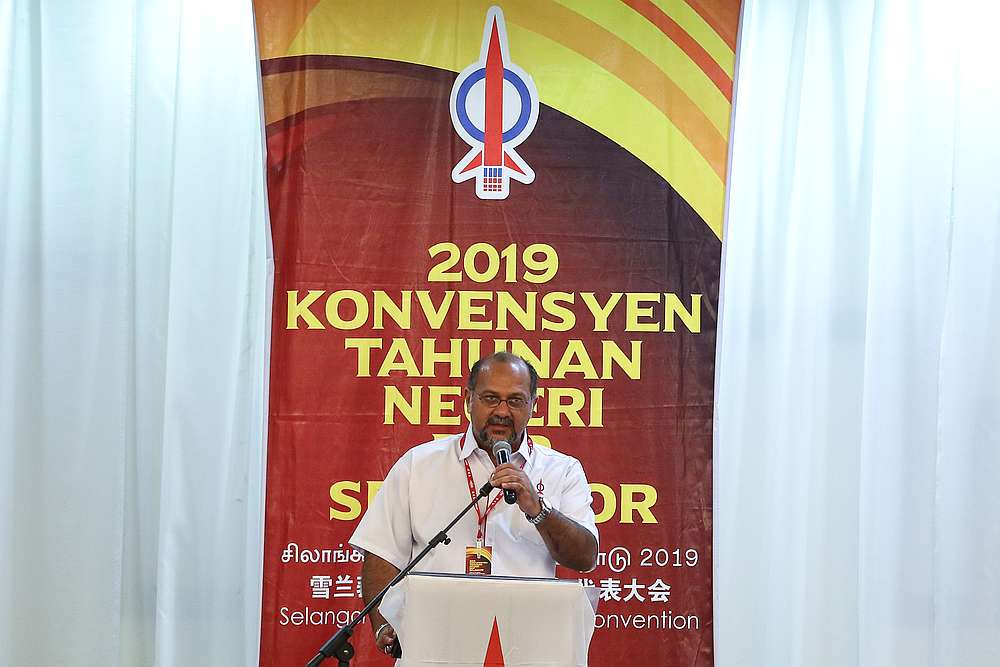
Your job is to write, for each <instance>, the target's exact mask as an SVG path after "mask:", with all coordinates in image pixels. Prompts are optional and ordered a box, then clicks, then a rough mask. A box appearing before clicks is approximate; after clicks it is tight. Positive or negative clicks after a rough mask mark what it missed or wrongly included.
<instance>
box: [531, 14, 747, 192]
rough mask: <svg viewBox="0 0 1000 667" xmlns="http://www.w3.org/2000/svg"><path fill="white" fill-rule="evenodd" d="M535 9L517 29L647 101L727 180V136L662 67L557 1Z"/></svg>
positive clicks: (720, 176) (721, 177)
mask: <svg viewBox="0 0 1000 667" xmlns="http://www.w3.org/2000/svg"><path fill="white" fill-rule="evenodd" d="M532 10H533V11H532V12H531V14H530V16H520V17H519V19H520V20H519V21H518V25H520V26H521V27H522V28H525V29H527V30H531V31H532V32H534V33H537V34H539V35H542V36H543V37H546V38H548V39H551V40H552V41H553V42H556V43H557V44H562V45H563V46H565V47H566V48H569V49H572V50H573V51H576V52H577V53H579V54H580V55H582V56H584V57H585V58H588V59H589V60H591V61H593V62H594V63H596V64H597V65H599V66H600V67H602V68H604V69H605V70H607V71H608V72H610V73H611V74H613V75H614V76H616V77H617V78H618V79H620V80H621V81H623V82H624V83H625V84H626V85H628V86H629V87H631V88H632V89H633V90H635V91H636V92H637V93H639V94H640V95H642V96H643V97H644V98H646V99H647V100H648V101H649V102H650V103H651V104H653V105H654V106H655V107H656V108H657V109H659V110H660V112H661V113H663V115H664V116H666V117H667V118H668V119H670V122H672V123H673V124H674V125H675V126H676V127H677V129H678V130H680V131H681V133H682V134H683V135H684V136H685V137H687V138H688V140H689V141H690V142H691V145H692V146H694V148H695V150H697V151H698V152H699V153H700V154H701V155H702V157H704V158H705V161H706V162H708V164H709V166H711V168H712V171H714V172H715V173H716V174H717V175H718V176H719V179H720V180H722V181H723V182H725V180H726V155H727V138H726V137H723V136H722V135H721V134H719V131H718V130H717V129H716V128H715V126H714V125H712V122H711V121H710V120H709V119H708V117H707V116H706V115H705V114H704V112H702V110H701V109H700V108H699V107H698V105H697V104H695V103H694V102H693V101H692V100H691V98H690V97H688V96H687V93H685V92H684V90H683V89H681V87H680V86H678V85H677V84H676V83H674V82H673V80H671V79H670V77H668V76H667V75H666V74H664V73H663V71H662V70H660V68H658V67H657V66H656V65H655V64H654V63H653V62H652V61H650V60H649V59H648V58H646V56H644V55H643V54H642V53H641V52H639V51H638V50H636V48H635V47H633V46H632V45H630V44H629V43H628V42H626V41H624V40H622V39H621V38H620V37H618V36H617V35H615V34H614V33H612V32H609V31H608V30H606V29H604V28H603V27H601V26H599V25H597V24H596V23H594V22H593V21H591V20H589V19H587V18H585V17H583V16H581V15H579V14H577V13H576V12H574V11H572V10H570V9H566V8H564V7H562V6H561V5H558V4H557V3H554V2H551V3H549V2H539V3H535V4H533V5H532Z"/></svg>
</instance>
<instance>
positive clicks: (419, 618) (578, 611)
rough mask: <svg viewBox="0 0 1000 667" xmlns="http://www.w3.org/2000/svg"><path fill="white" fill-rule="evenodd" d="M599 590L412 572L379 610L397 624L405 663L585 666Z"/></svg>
mask: <svg viewBox="0 0 1000 667" xmlns="http://www.w3.org/2000/svg"><path fill="white" fill-rule="evenodd" d="M592 593H593V590H592V589H591V593H590V594H588V590H587V589H586V588H584V587H583V586H581V585H580V583H579V582H578V581H573V580H563V579H525V578H519V577H482V576H465V575H441V574H410V575H408V576H407V577H406V578H405V579H403V580H402V581H401V582H400V583H399V584H397V585H396V586H394V587H393V588H392V589H391V590H390V591H389V593H388V594H387V595H386V596H385V599H384V600H383V601H382V604H381V605H380V607H379V611H381V612H382V615H383V616H385V617H386V620H388V621H389V622H390V623H392V625H393V627H394V628H396V634H397V635H398V637H399V641H400V644H401V645H402V648H403V657H402V659H401V660H399V661H398V662H397V663H396V664H397V665H400V666H403V667H423V666H424V665H428V666H430V665H433V666H434V667H441V666H442V665H453V666H455V667H484V665H487V666H489V667H493V666H494V665H504V666H505V667H519V666H527V665H530V666H531V667H584V666H585V665H586V664H587V650H588V648H589V646H590V638H591V637H592V636H593V634H594V614H595V610H596V595H593V594H592ZM494 626H495V629H494Z"/></svg>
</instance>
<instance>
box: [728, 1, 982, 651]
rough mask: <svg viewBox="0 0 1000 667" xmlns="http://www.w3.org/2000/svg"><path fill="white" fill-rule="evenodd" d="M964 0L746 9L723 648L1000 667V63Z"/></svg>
mask: <svg viewBox="0 0 1000 667" xmlns="http://www.w3.org/2000/svg"><path fill="white" fill-rule="evenodd" d="M990 12H993V14H994V16H993V17H992V18H994V19H995V18H996V16H995V14H996V10H994V9H988V8H985V7H983V6H981V5H978V4H976V3H968V2H964V3H955V4H947V5H942V4H941V3H932V2H901V1H900V2H891V1H890V2H872V1H869V2H851V3H840V2H833V1H832V0H830V1H826V2H784V3H773V2H771V3H763V2H755V1H753V0H750V1H748V2H746V3H745V5H744V11H743V23H742V28H741V40H740V61H739V68H738V73H737V78H738V84H737V85H738V90H737V94H736V103H735V107H734V126H733V144H732V164H731V173H730V178H729V183H730V188H729V203H728V220H727V228H726V239H725V244H724V256H725V260H724V269H723V279H722V285H723V287H722V289H723V297H722V300H723V305H722V316H721V324H720V342H719V346H718V370H717V388H716V397H717V398H716V401H717V403H716V451H715V456H714V461H715V465H716V469H715V512H716V513H715V551H714V558H715V572H716V577H715V591H716V592H715V600H716V602H715V642H716V660H717V664H718V665H720V667H727V666H728V665H741V666H747V665H760V666H767V667H780V666H783V665H809V666H810V667H812V666H816V665H837V666H844V665H864V666H866V667H867V666H880V665H908V666H919V665H934V666H941V667H943V666H945V665H959V664H960V665H983V666H986V665H995V664H1000V639H998V638H997V635H996V633H994V632H990V631H989V630H988V628H991V627H992V628H995V627H998V621H1000V579H998V567H997V565H996V563H998V562H1000V503H997V502H996V500H995V498H991V497H990V494H989V492H988V491H987V489H989V488H990V487H991V485H992V484H993V483H994V482H995V481H996V480H997V479H1000V446H998V445H1000V435H998V433H1000V416H998V415H997V411H996V409H995V407H996V405H998V403H997V398H998V388H997V385H998V383H997V378H1000V355H998V354H997V353H996V351H995V349H992V347H991V344H990V343H989V342H988V341H991V340H996V337H997V333H998V332H1000V303H998V301H1000V299H998V297H1000V271H998V263H997V259H998V256H997V249H998V239H1000V233H998V229H1000V188H998V187H997V185H996V179H995V177H993V176H991V175H990V174H993V175H994V176H995V173H996V164H997V159H998V158H1000V133H998V131H997V129H996V123H995V110H996V109H997V108H998V107H1000V76H998V74H997V72H996V68H995V66H994V65H993V62H994V59H993V58H992V57H990V56H989V55H988V53H987V50H988V49H987V47H986V46H985V45H987V44H990V43H992V41H994V40H995V37H994V36H993V35H992V32H993V30H994V29H995V21H991V20H990V18H991V17H990V16H989V14H990Z"/></svg>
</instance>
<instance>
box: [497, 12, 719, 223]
mask: <svg viewBox="0 0 1000 667" xmlns="http://www.w3.org/2000/svg"><path fill="white" fill-rule="evenodd" d="M514 30H515V28H514V26H512V25H511V24H510V23H509V22H508V23H507V31H508V33H509V35H510V39H511V40H512V41H513V40H514V38H515V37H514V35H515V32H514ZM517 39H518V43H523V44H525V45H530V48H531V49H532V67H535V68H536V71H538V72H540V75H539V76H536V77H535V84H536V85H537V86H538V90H539V95H540V96H541V97H542V99H543V101H544V102H545V103H546V104H548V105H549V106H551V107H553V108H554V109H557V110H559V111H562V112H563V113H565V114H566V115H568V116H571V117H572V118H576V119H577V120H579V121H580V122H582V123H584V124H586V125H587V126H589V127H592V128H595V129H597V130H598V131H599V132H600V133H601V134H603V135H604V136H606V137H608V138H609V139H611V140H612V141H614V142H615V143H617V144H618V145H620V146H623V147H625V148H626V149H627V150H628V151H629V152H630V153H632V154H633V155H635V156H636V157H637V158H639V159H640V160H642V161H643V162H644V163H646V164H647V165H648V166H649V167H650V168H651V169H653V171H655V172H656V173H658V174H659V175H660V176H662V177H663V178H664V179H665V180H666V181H667V182H668V183H670V185H671V186H672V187H673V188H674V189H675V190H676V191H677V192H678V194H680V195H681V196H682V197H683V198H684V200H685V201H687V202H688V203H689V204H690V205H691V207H692V208H693V209H694V210H695V212H696V213H697V214H698V215H699V216H701V218H702V220H704V221H705V222H706V223H707V224H708V226H709V227H711V228H712V231H713V232H715V235H716V236H718V237H719V238H722V211H723V203H724V199H725V184H724V183H723V181H722V179H721V178H719V176H718V174H716V173H715V170H714V169H713V168H712V166H711V165H710V164H709V163H708V162H707V161H706V160H705V158H704V156H702V155H701V153H699V152H698V151H697V150H695V148H694V146H693V145H692V144H691V142H690V141H689V140H688V138H687V137H685V136H684V135H683V134H682V133H681V132H680V131H679V130H678V129H677V126H676V125H674V124H673V122H671V120H670V119H669V118H667V117H665V116H664V115H663V114H662V113H661V112H660V110H659V109H658V108H657V107H656V106H655V105H654V104H653V103H652V102H650V101H649V100H647V99H646V98H645V97H643V96H642V95H640V94H639V93H637V92H636V91H635V90H634V89H632V88H630V87H629V86H628V85H626V84H625V83H624V82H623V81H622V80H621V79H619V78H617V77H615V76H613V75H612V74H611V73H610V72H607V71H606V70H603V69H601V68H599V67H598V66H597V65H595V64H593V63H592V62H591V61H589V60H587V59H586V58H584V57H583V56H581V55H580V54H578V53H576V52H575V51H571V50H570V49H568V48H566V47H565V46H563V45H561V44H557V43H555V42H553V41H551V40H549V39H546V38H544V37H542V36H541V35H536V34H534V33H531V32H528V31H521V30H518V31H517ZM522 40H523V41H522ZM512 50H513V48H512ZM512 57H514V56H512ZM514 59H515V61H516V57H514ZM522 66H523V65H522ZM567 68H571V71H574V72H579V71H581V70H583V69H584V68H589V71H588V72H587V74H586V81H587V86H586V87H585V88H584V87H582V86H581V82H580V81H579V80H578V78H576V77H570V76H565V75H563V74H562V73H561V71H562V72H564V71H565V70H566V69H567ZM529 71H531V70H529ZM598 83H599V86H598V85H596V84H598ZM543 88H544V90H545V94H544V95H542V93H541V91H542V90H543ZM598 88H599V90H600V92H599V93H598V94H595V93H594V91H595V89H598ZM529 141H530V139H529Z"/></svg>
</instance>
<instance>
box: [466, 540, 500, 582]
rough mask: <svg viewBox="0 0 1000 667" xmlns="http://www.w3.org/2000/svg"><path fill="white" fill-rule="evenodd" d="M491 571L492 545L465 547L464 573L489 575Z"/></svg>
mask: <svg viewBox="0 0 1000 667" xmlns="http://www.w3.org/2000/svg"><path fill="white" fill-rule="evenodd" d="M492 572H493V547H488V546H482V547H465V573H466V574H477V575H481V576H484V577H486V576H489V575H490V573H492Z"/></svg>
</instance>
